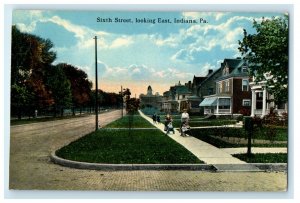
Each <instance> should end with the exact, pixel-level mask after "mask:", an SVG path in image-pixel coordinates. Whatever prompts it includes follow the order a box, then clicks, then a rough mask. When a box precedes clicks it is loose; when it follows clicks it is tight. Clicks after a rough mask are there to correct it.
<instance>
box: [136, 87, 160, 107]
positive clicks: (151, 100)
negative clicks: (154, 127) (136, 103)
mask: <svg viewBox="0 0 300 203" xmlns="http://www.w3.org/2000/svg"><path fill="white" fill-rule="evenodd" d="M161 101H162V96H161V95H159V93H156V94H153V90H152V87H151V86H150V85H149V86H148V88H147V94H146V95H145V94H141V95H140V102H141V103H140V105H141V108H144V107H149V108H156V109H158V110H160V109H161Z"/></svg>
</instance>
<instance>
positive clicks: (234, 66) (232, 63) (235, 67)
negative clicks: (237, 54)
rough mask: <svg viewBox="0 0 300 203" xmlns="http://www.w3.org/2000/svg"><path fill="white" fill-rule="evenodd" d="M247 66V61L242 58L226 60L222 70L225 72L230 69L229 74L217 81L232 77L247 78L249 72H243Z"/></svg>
mask: <svg viewBox="0 0 300 203" xmlns="http://www.w3.org/2000/svg"><path fill="white" fill-rule="evenodd" d="M243 66H247V67H248V64H247V63H246V61H245V60H243V59H241V58H236V59H224V62H223V63H222V64H221V70H222V71H223V70H224V69H225V68H228V69H229V71H228V72H229V73H228V74H226V75H222V76H221V77H219V78H218V79H217V80H216V81H220V80H224V79H227V78H231V77H246V76H249V74H248V72H243V69H242V67H243Z"/></svg>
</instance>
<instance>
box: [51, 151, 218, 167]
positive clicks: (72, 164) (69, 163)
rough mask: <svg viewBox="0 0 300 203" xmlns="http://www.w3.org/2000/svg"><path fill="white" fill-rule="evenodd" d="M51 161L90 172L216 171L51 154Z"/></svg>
mask: <svg viewBox="0 0 300 203" xmlns="http://www.w3.org/2000/svg"><path fill="white" fill-rule="evenodd" d="M50 159H51V161H52V162H54V163H55V164H59V165H61V166H66V167H70V168H77V169H89V170H112V171H121V170H123V171H127V170H192V171H213V172H215V171H216V168H215V167H214V166H213V165H208V164H101V163H88V162H78V161H72V160H67V159H63V158H60V157H58V156H56V155H55V152H53V153H51V156H50Z"/></svg>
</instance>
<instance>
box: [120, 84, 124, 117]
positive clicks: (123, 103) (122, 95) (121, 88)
mask: <svg viewBox="0 0 300 203" xmlns="http://www.w3.org/2000/svg"><path fill="white" fill-rule="evenodd" d="M121 97H122V102H121V103H122V104H121V115H122V118H123V106H124V103H123V102H124V101H123V98H124V97H123V86H122V85H121Z"/></svg>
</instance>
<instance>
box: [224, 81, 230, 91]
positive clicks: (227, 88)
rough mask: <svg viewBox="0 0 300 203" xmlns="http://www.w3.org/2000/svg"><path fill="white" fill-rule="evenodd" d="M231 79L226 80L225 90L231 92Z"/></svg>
mask: <svg viewBox="0 0 300 203" xmlns="http://www.w3.org/2000/svg"><path fill="white" fill-rule="evenodd" d="M229 91H230V90H229V80H226V81H225V92H229Z"/></svg>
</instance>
